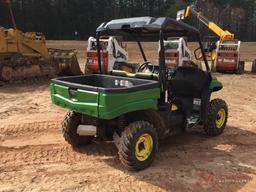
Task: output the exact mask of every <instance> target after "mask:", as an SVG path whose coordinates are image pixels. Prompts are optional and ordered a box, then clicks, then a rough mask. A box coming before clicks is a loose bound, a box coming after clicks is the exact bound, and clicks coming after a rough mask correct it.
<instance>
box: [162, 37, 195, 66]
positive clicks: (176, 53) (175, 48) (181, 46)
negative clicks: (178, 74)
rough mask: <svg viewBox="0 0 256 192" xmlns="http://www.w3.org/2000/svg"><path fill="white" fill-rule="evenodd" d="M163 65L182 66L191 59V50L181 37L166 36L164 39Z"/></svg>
mask: <svg viewBox="0 0 256 192" xmlns="http://www.w3.org/2000/svg"><path fill="white" fill-rule="evenodd" d="M164 49H165V65H166V66H168V67H173V68H175V67H178V66H183V65H184V64H185V63H187V62H188V61H190V60H191V51H190V50H189V49H188V47H187V42H186V41H185V39H184V38H183V37H178V38H171V37H170V38H168V39H167V40H166V41H164Z"/></svg>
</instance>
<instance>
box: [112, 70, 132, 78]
mask: <svg viewBox="0 0 256 192" xmlns="http://www.w3.org/2000/svg"><path fill="white" fill-rule="evenodd" d="M110 75H114V76H121V77H131V78H132V77H135V74H134V73H129V72H126V71H121V70H112V71H111V72H110Z"/></svg>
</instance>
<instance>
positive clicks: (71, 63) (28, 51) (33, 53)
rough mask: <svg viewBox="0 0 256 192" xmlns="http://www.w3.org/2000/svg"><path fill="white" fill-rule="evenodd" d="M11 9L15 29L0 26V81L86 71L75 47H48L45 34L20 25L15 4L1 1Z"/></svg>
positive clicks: (6, 0)
mask: <svg viewBox="0 0 256 192" xmlns="http://www.w3.org/2000/svg"><path fill="white" fill-rule="evenodd" d="M0 2H2V3H4V4H6V5H7V6H8V8H9V11H10V16H11V19H12V23H13V28H10V29H6V28H4V27H0V82H1V84H5V83H8V82H13V81H17V80H18V81H19V80H24V79H28V78H33V77H41V76H50V77H52V76H56V75H79V74H82V72H81V69H80V67H79V63H78V60H77V57H76V52H75V51H74V50H62V49H48V48H47V47H46V40H45V36H44V35H43V34H42V33H37V32H26V33H23V32H22V31H20V30H18V29H17V27H16V23H15V19H14V15H13V12H12V8H11V3H10V1H8V0H4V1H3V0H2V1H1V0H0Z"/></svg>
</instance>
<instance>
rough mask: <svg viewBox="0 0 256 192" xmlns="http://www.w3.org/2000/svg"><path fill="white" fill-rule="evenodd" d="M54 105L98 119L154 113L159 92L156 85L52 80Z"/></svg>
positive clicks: (111, 79) (97, 77)
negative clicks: (147, 110) (144, 111)
mask: <svg viewBox="0 0 256 192" xmlns="http://www.w3.org/2000/svg"><path fill="white" fill-rule="evenodd" d="M50 88H51V98H52V101H53V103H54V104H56V105H58V106H61V107H64V108H67V109H70V110H73V111H76V112H78V113H81V114H84V115H89V116H93V117H97V118H101V119H114V118H116V117H118V116H120V115H122V114H125V113H128V112H132V111H138V110H145V109H157V102H158V99H159V97H160V88H159V83H158V82H157V81H151V80H144V79H135V78H126V77H118V76H111V75H101V74H91V75H82V76H72V77H60V78H56V79H52V83H51V85H50Z"/></svg>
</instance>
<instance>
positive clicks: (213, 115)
mask: <svg viewBox="0 0 256 192" xmlns="http://www.w3.org/2000/svg"><path fill="white" fill-rule="evenodd" d="M227 120H228V107H227V104H226V102H225V101H223V100H222V99H214V100H212V101H211V102H210V105H209V108H208V113H207V121H206V123H205V125H204V130H205V132H206V134H207V135H208V136H217V135H220V134H221V133H222V132H223V131H224V129H225V128H226V124H227Z"/></svg>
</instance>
